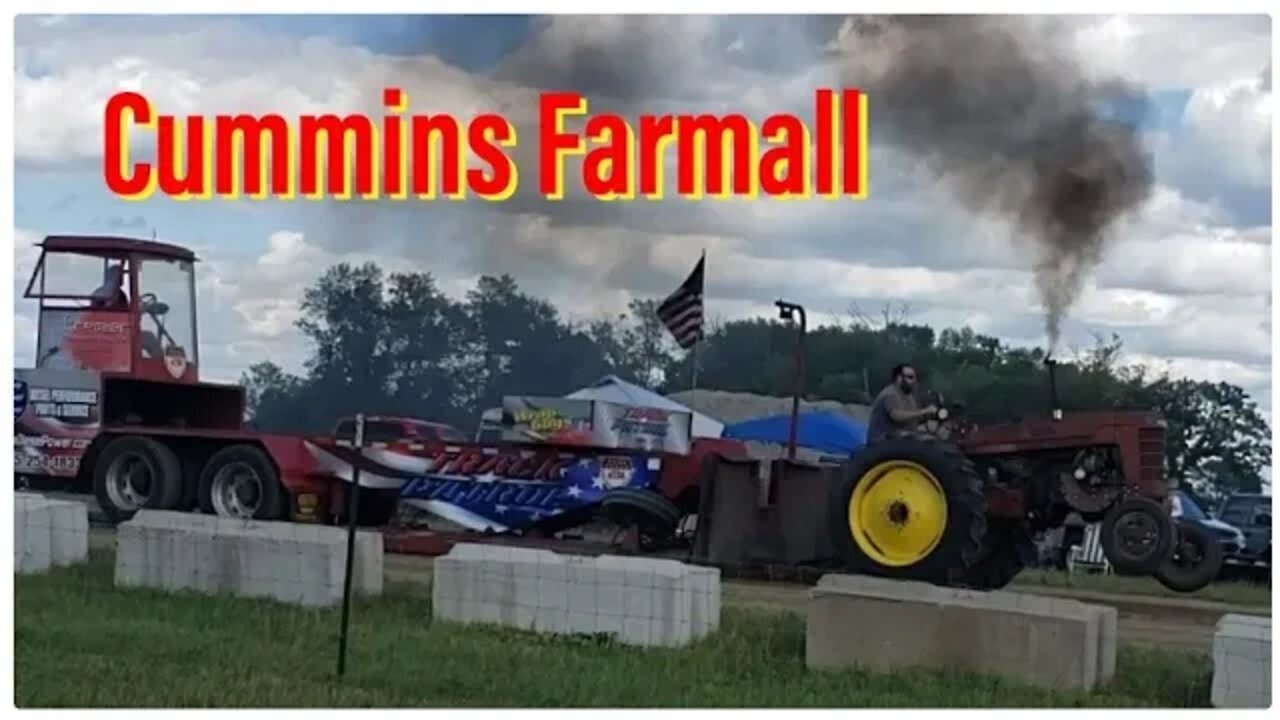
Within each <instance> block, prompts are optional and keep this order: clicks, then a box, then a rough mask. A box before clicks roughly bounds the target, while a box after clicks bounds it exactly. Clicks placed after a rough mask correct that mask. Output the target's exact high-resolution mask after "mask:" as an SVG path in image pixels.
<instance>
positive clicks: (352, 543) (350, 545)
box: [338, 414, 364, 677]
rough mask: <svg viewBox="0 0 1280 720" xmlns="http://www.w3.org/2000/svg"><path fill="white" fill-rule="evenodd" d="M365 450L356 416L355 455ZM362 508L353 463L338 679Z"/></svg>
mask: <svg viewBox="0 0 1280 720" xmlns="http://www.w3.org/2000/svg"><path fill="white" fill-rule="evenodd" d="M363 448H364V415H363V414H357V415H356V434H355V451H356V452H355V455H356V457H357V458H359V457H361V456H363V454H364V452H363ZM359 508H360V465H359V463H358V462H354V461H353V462H352V463H351V495H350V502H349V503H348V505H347V567H346V575H345V577H344V578H343V580H342V630H341V633H340V635H339V636H338V677H342V675H343V673H345V672H346V669H347V627H348V626H349V623H350V620H351V569H352V565H353V564H354V561H355V549H356V526H357V522H356V520H357V519H358V517H359V513H358V510H359Z"/></svg>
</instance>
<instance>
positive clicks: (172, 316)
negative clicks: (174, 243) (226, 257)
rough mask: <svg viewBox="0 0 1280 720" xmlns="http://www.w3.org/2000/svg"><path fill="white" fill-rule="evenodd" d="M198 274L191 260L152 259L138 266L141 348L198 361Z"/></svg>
mask: <svg viewBox="0 0 1280 720" xmlns="http://www.w3.org/2000/svg"><path fill="white" fill-rule="evenodd" d="M195 307H196V304H195V273H194V271H193V268H192V263H191V262H190V261H187V260H176V259H168V258H148V259H145V260H143V261H142V262H141V263H140V265H139V267H138V314H139V323H140V330H141V337H140V338H139V340H140V342H139V351H140V352H141V354H142V357H144V358H156V359H159V358H168V357H177V356H181V357H182V358H184V359H185V360H186V362H188V363H191V364H198V363H199V358H198V354H197V349H196V317H195Z"/></svg>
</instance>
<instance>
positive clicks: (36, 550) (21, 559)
mask: <svg viewBox="0 0 1280 720" xmlns="http://www.w3.org/2000/svg"><path fill="white" fill-rule="evenodd" d="M13 540H14V544H13V566H14V571H15V572H18V573H40V572H45V571H47V570H49V569H50V568H54V567H65V566H68V565H74V564H76V563H81V562H84V561H85V560H87V559H88V557H89V510H88V508H87V507H85V505H84V504H82V503H78V502H69V501H66V500H55V499H53V498H47V497H45V496H43V495H40V494H38V493H14V496H13Z"/></svg>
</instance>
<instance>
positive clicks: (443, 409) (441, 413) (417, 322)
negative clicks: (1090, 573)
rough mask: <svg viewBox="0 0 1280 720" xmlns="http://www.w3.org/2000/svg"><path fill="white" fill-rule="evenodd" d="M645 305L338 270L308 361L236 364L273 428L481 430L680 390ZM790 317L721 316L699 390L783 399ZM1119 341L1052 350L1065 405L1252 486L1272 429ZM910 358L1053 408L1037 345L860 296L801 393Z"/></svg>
mask: <svg viewBox="0 0 1280 720" xmlns="http://www.w3.org/2000/svg"><path fill="white" fill-rule="evenodd" d="M659 302H660V300H634V301H633V302H632V303H631V304H630V307H629V310H628V312H626V313H623V314H621V315H619V316H617V317H606V318H595V319H591V320H585V321H581V320H574V319H571V318H567V317H565V316H563V315H562V314H561V313H560V312H559V311H558V310H557V309H556V308H555V307H554V306H553V305H551V304H550V303H549V302H547V301H545V300H541V299H539V298H535V297H532V296H531V295H529V294H527V293H525V292H523V291H521V289H520V288H519V286H518V285H517V284H516V282H515V281H514V280H513V279H512V278H511V277H510V276H506V275H504V276H499V277H493V276H485V277H481V278H480V279H479V280H478V281H477V283H476V285H475V286H474V287H473V288H472V289H471V290H470V291H469V292H468V293H467V294H466V296H465V297H464V298H462V299H459V300H455V299H453V298H450V297H449V296H447V295H445V294H444V293H443V292H442V291H441V290H440V288H439V286H438V284H437V282H436V280H435V278H434V277H433V276H432V275H431V274H430V273H391V274H387V273H384V272H383V271H382V269H381V268H380V267H378V266H377V265H376V264H374V263H367V264H364V265H359V266H356V265H350V264H345V263H344V264H339V265H335V266H333V267H331V268H330V269H329V270H328V271H327V272H326V273H325V274H324V275H323V276H321V277H320V278H319V279H318V280H317V281H316V282H315V283H314V284H313V285H312V286H311V287H309V288H307V289H306V290H305V292H304V294H303V298H302V302H301V311H302V317H301V319H300V320H299V321H298V328H299V329H300V330H301V332H302V333H303V334H304V335H305V336H306V337H307V338H308V339H309V340H310V341H311V344H312V353H311V356H310V357H309V358H308V360H307V362H306V364H305V366H304V368H303V370H302V372H301V373H299V374H297V375H294V374H290V373H287V372H285V371H284V370H283V369H281V368H280V367H279V366H277V365H276V364H274V363H272V362H269V361H266V362H260V363H258V364H256V365H254V366H252V367H251V368H250V369H249V370H248V371H247V372H246V373H245V374H244V376H243V378H242V383H243V384H244V386H245V388H246V393H247V398H248V405H249V412H250V416H251V421H252V422H253V423H254V424H255V425H256V426H257V427H258V428H260V429H262V430H270V431H276V432H299V433H323V432H326V431H328V430H330V429H331V428H332V427H333V424H334V423H335V422H336V421H337V419H338V418H341V417H344V416H348V415H353V414H355V413H357V412H364V413H370V414H382V415H403V416H410V417H418V418H422V419H427V420H437V421H441V422H447V423H449V424H451V425H454V426H455V427H457V428H459V429H461V430H462V431H463V432H465V433H468V434H470V433H471V432H473V431H474V428H475V427H476V425H477V423H478V421H479V415H480V413H481V412H482V411H483V410H484V409H486V408H490V407H497V406H499V405H500V404H501V402H502V398H503V396H505V395H550V396H561V395H565V394H568V393H570V392H573V391H574V390H577V389H579V388H581V387H583V386H586V385H588V384H590V383H591V382H593V381H595V380H597V379H599V378H600V377H602V376H604V375H606V374H614V375H617V376H619V377H621V378H623V379H626V380H628V381H631V382H634V383H636V384H638V385H643V386H645V387H649V388H651V389H654V390H656V391H658V392H662V393H670V392H677V391H680V390H684V389H687V388H688V387H689V383H690V379H691V374H692V370H693V367H692V364H691V363H692V356H691V354H690V353H687V352H684V351H681V350H680V349H679V348H678V347H676V346H675V343H674V342H673V341H672V339H671V337H670V336H669V335H668V334H667V332H666V329H665V328H664V327H663V326H662V324H661V322H660V321H659V320H658V318H657V315H656V312H655V311H656V309H657V305H658V303H659ZM796 337H797V330H796V327H795V325H793V324H791V323H787V322H783V321H781V320H778V319H775V318H769V317H758V318H752V319H747V320H737V321H732V322H723V323H721V322H713V323H710V324H709V326H708V328H707V331H706V337H705V339H704V340H703V342H702V344H701V346H700V348H699V352H698V381H697V382H698V387H699V388H706V389H714V390H728V391H737V392H750V393H757V394H762V395H775V396H788V395H790V394H791V392H792V388H793V381H794V358H795V356H794V350H795V346H796ZM1122 347H1123V346H1122V343H1121V340H1120V338H1118V337H1116V336H1112V337H1110V338H1095V343H1094V345H1093V346H1092V347H1089V348H1086V349H1083V350H1077V351H1075V352H1073V353H1072V354H1071V356H1070V357H1063V358H1059V362H1060V364H1059V366H1058V370H1057V387H1058V395H1059V399H1060V405H1061V407H1062V408H1063V409H1064V410H1067V411H1070V410H1086V409H1103V408H1116V409H1121V408H1124V409H1157V410H1160V411H1161V412H1163V413H1164V415H1165V418H1166V420H1167V421H1168V423H1169V427H1168V447H1167V460H1168V471H1169V473H1170V475H1171V476H1173V477H1175V478H1177V479H1178V480H1180V481H1182V482H1183V484H1184V485H1187V486H1190V487H1191V488H1194V491H1195V493H1196V494H1197V495H1200V496H1201V497H1202V498H1204V499H1210V500H1211V499H1214V498H1216V497H1218V496H1220V495H1222V494H1224V493H1227V492H1231V491H1244V492H1257V491H1258V489H1259V488H1260V484H1261V480H1262V477H1261V471H1262V469H1263V468H1265V467H1267V466H1268V465H1269V464H1270V462H1271V447H1270V429H1269V428H1268V427H1267V425H1266V422H1265V421H1264V420H1263V418H1262V415H1261V413H1260V412H1259V411H1258V407H1257V404H1256V402H1255V401H1254V400H1253V399H1251V398H1250V397H1249V396H1248V394H1247V393H1245V392H1244V390H1243V389H1241V388H1240V387H1238V386H1235V385H1232V384H1230V383H1225V382H1217V383H1214V382H1208V381H1200V380H1191V379H1187V378H1174V377H1169V376H1168V375H1167V374H1157V373H1154V372H1152V371H1151V370H1150V369H1148V368H1146V367H1143V366H1141V365H1126V364H1122V363H1121V362H1120V358H1121V351H1122ZM903 361H910V362H911V363H912V364H913V365H914V366H915V367H916V368H917V369H918V371H919V373H920V375H921V379H922V385H923V388H924V390H925V392H926V393H938V394H941V395H942V397H943V398H945V399H946V401H947V402H962V403H964V406H965V412H966V414H967V415H968V416H970V417H972V418H974V419H975V420H978V421H995V420H1005V419H1015V418H1017V417H1020V416H1023V415H1026V414H1028V413H1039V412H1046V411H1047V410H1048V409H1049V389H1048V388H1049V385H1048V378H1047V374H1046V373H1047V369H1046V366H1045V365H1044V362H1043V361H1044V351H1043V350H1041V349H1039V348H1019V347H1011V346H1008V345H1006V344H1004V343H1002V342H1001V341H1000V340H999V339H997V338H994V337H988V336H985V335H981V334H979V333H975V332H974V331H973V330H972V329H969V328H946V329H943V330H941V331H936V330H935V329H933V328H930V327H927V326H925V325H920V324H916V323H912V322H910V320H909V317H908V316H907V313H905V312H903V311H901V310H899V311H898V312H896V313H895V312H890V311H889V309H886V310H885V311H884V312H883V316H882V317H881V318H877V319H872V318H870V317H868V316H867V315H865V314H863V313H861V312H858V311H857V310H856V309H851V312H850V317H849V320H848V321H847V322H846V323H844V324H843V325H839V326H823V327H818V328H814V329H811V330H809V331H808V332H807V334H806V337H805V372H804V384H803V393H804V395H805V397H807V398H811V399H827V400H836V401H840V402H845V403H864V404H866V403H870V401H871V398H872V397H873V396H874V395H875V393H876V392H878V391H879V389H880V388H881V387H883V385H884V384H885V383H886V382H888V379H889V374H890V371H891V369H892V367H893V366H894V365H895V364H897V363H899V362H903Z"/></svg>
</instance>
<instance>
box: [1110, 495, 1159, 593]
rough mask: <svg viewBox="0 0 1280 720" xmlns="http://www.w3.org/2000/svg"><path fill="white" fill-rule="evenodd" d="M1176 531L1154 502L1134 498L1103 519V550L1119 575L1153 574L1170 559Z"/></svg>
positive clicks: (1142, 498) (1119, 505) (1113, 508)
mask: <svg viewBox="0 0 1280 720" xmlns="http://www.w3.org/2000/svg"><path fill="white" fill-rule="evenodd" d="M1176 532H1177V529H1176V527H1175V526H1174V524H1173V519H1172V518H1170V517H1169V513H1168V512H1166V511H1165V509H1164V508H1163V507H1162V506H1161V505H1160V503H1157V502H1156V501H1154V500H1151V499H1149V498H1145V497H1131V498H1128V499H1126V500H1123V501H1121V502H1120V503H1119V504H1117V505H1115V506H1114V507H1112V508H1111V509H1110V510H1108V511H1107V513H1106V515H1105V516H1104V517H1103V520H1102V537H1101V541H1102V550H1103V552H1104V553H1106V556H1107V560H1108V561H1109V562H1110V563H1111V567H1113V568H1115V571H1116V573H1117V574H1120V575H1146V576H1149V575H1152V574H1153V573H1155V571H1156V570H1158V569H1159V568H1160V566H1161V565H1163V564H1164V563H1165V561H1166V560H1168V559H1169V554H1170V553H1171V552H1172V551H1173V543H1174V535H1175V534H1176Z"/></svg>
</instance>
